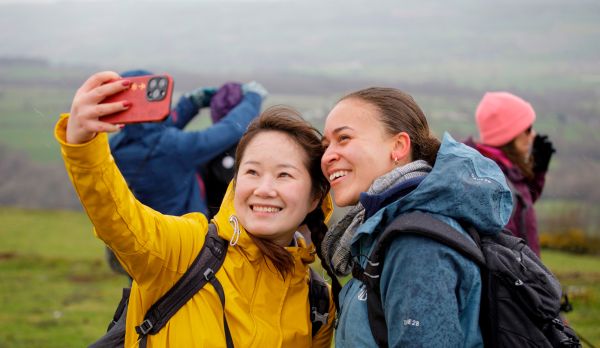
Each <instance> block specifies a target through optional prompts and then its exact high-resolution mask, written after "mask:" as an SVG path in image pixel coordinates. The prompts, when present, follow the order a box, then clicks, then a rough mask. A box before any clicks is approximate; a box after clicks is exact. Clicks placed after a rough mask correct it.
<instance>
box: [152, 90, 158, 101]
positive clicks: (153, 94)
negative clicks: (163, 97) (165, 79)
mask: <svg viewBox="0 0 600 348" xmlns="http://www.w3.org/2000/svg"><path fill="white" fill-rule="evenodd" d="M158 98H160V90H158V89H155V90H153V91H152V99H158Z"/></svg>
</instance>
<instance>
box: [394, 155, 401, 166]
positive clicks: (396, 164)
mask: <svg viewBox="0 0 600 348" xmlns="http://www.w3.org/2000/svg"><path fill="white" fill-rule="evenodd" d="M392 159H393V160H394V165H395V166H398V165H400V161H399V160H398V157H394V158H392Z"/></svg>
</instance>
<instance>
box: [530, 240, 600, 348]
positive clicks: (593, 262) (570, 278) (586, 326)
mask: <svg viewBox="0 0 600 348" xmlns="http://www.w3.org/2000/svg"><path fill="white" fill-rule="evenodd" d="M542 261H544V264H546V265H547V266H548V268H549V269H550V270H551V271H552V272H553V273H554V274H555V275H556V276H557V277H558V279H559V280H560V282H561V284H562V285H563V289H565V290H566V291H567V294H568V295H569V299H570V301H571V302H572V304H573V311H572V312H570V313H568V314H566V317H567V320H568V321H569V323H570V325H571V326H572V327H573V329H575V331H576V332H577V333H578V334H580V335H581V336H582V337H584V338H585V339H587V340H588V341H589V342H591V343H593V344H594V345H595V346H599V345H600V257H597V256H596V257H594V256H586V255H574V254H567V253H563V252H558V251H552V250H543V251H542ZM584 346H585V345H584Z"/></svg>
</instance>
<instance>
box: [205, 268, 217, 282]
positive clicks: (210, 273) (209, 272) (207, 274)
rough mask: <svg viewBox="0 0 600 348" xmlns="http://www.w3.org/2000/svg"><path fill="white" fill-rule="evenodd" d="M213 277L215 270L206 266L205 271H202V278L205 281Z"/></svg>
mask: <svg viewBox="0 0 600 348" xmlns="http://www.w3.org/2000/svg"><path fill="white" fill-rule="evenodd" d="M214 277H215V272H214V271H213V270H212V269H211V268H207V269H206V271H204V279H206V280H207V281H209V282H210V281H211V279H213V278H214Z"/></svg>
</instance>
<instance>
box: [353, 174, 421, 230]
mask: <svg viewBox="0 0 600 348" xmlns="http://www.w3.org/2000/svg"><path fill="white" fill-rule="evenodd" d="M423 179H425V176H420V177H418V178H412V179H408V180H405V181H403V182H401V183H399V184H397V185H395V186H392V187H391V188H390V189H389V190H386V191H384V192H382V193H380V194H368V193H366V192H362V193H361V194H360V198H359V200H360V203H361V204H362V205H363V207H365V217H364V219H365V220H367V219H368V218H370V217H371V216H373V215H374V214H375V213H376V212H377V211H379V209H381V208H383V207H385V206H386V205H388V204H390V203H391V202H393V201H396V200H398V199H400V198H402V197H404V196H405V195H407V194H408V193H410V192H411V191H412V190H414V189H415V188H416V187H417V186H419V184H420V183H421V181H423Z"/></svg>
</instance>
